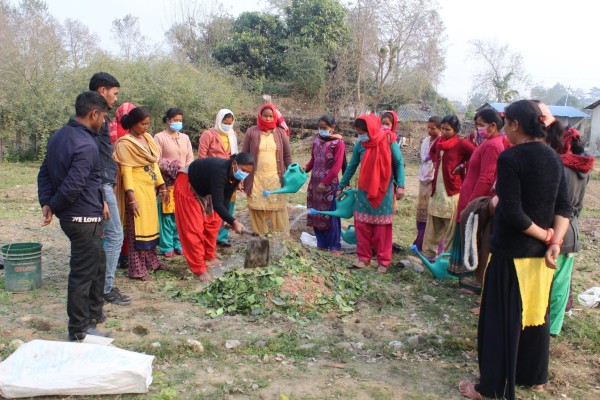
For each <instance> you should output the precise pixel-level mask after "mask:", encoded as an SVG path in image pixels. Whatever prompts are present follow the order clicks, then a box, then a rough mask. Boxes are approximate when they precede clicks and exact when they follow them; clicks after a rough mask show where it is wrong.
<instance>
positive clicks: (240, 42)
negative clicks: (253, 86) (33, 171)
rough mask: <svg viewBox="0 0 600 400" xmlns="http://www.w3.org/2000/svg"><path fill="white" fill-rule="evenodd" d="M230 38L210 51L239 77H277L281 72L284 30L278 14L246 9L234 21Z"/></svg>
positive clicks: (284, 40)
mask: <svg viewBox="0 0 600 400" xmlns="http://www.w3.org/2000/svg"><path fill="white" fill-rule="evenodd" d="M232 31H233V35H232V40H231V41H230V42H228V43H224V44H221V45H219V46H217V47H216V48H215V50H214V51H213V57H214V58H215V59H216V60H217V61H218V62H219V63H220V64H221V65H222V66H224V67H230V68H231V70H232V71H233V72H234V73H235V74H236V75H238V76H245V77H249V78H259V79H260V78H267V79H273V78H275V79H277V78H280V77H282V76H283V75H284V73H285V70H284V68H283V58H284V53H285V51H286V49H287V46H286V30H285V26H284V24H283V22H282V21H281V19H280V18H279V17H278V16H275V15H271V14H267V13H259V12H245V13H242V14H240V16H239V17H238V18H237V19H236V20H235V21H234V23H233V28H232Z"/></svg>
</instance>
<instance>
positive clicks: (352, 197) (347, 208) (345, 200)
mask: <svg viewBox="0 0 600 400" xmlns="http://www.w3.org/2000/svg"><path fill="white" fill-rule="evenodd" d="M354 203H356V189H346V190H344V191H342V193H341V194H340V195H339V196H338V198H337V199H336V200H335V207H336V209H335V210H333V211H318V210H314V211H313V215H314V214H323V215H329V216H331V217H338V218H345V219H348V218H352V215H353V214H354Z"/></svg>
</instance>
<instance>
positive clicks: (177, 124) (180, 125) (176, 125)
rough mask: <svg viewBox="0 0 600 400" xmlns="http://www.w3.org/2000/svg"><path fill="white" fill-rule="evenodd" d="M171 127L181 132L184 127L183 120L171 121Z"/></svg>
mask: <svg viewBox="0 0 600 400" xmlns="http://www.w3.org/2000/svg"><path fill="white" fill-rule="evenodd" d="M169 127H170V128H171V129H172V130H174V131H175V132H179V131H180V130H182V129H183V122H171V123H170V124H169Z"/></svg>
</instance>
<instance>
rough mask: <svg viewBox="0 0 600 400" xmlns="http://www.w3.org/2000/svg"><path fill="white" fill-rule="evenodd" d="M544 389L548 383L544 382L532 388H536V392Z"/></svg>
mask: <svg viewBox="0 0 600 400" xmlns="http://www.w3.org/2000/svg"><path fill="white" fill-rule="evenodd" d="M544 389H546V385H543V384H541V385H533V386H532V387H531V390H534V391H536V392H543V391H544Z"/></svg>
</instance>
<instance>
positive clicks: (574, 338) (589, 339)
mask: <svg viewBox="0 0 600 400" xmlns="http://www.w3.org/2000/svg"><path fill="white" fill-rule="evenodd" d="M594 314H595V313H594V312H589V313H586V312H580V313H578V315H576V316H575V317H573V318H568V317H566V318H565V323H564V325H563V330H562V332H561V334H560V335H559V336H558V338H559V340H560V341H567V342H568V343H569V344H570V345H571V346H572V347H573V348H575V349H577V351H586V352H591V353H592V354H600V330H599V329H598V319H597V317H595V315H594Z"/></svg>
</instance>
